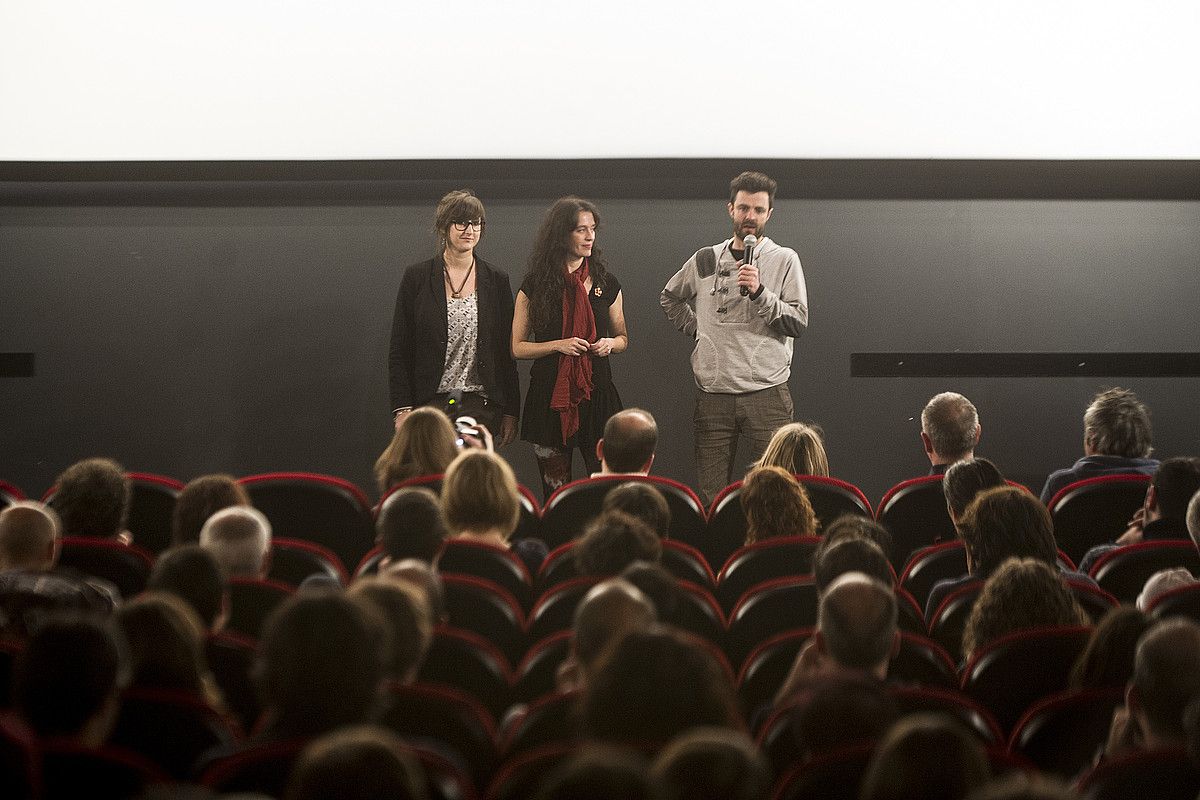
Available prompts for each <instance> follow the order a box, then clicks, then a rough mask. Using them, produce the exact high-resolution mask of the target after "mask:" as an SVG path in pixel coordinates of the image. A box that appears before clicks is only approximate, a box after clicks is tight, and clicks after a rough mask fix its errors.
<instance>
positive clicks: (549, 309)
mask: <svg viewBox="0 0 1200 800" xmlns="http://www.w3.org/2000/svg"><path fill="white" fill-rule="evenodd" d="M585 211H586V212H589V213H590V214H591V215H592V218H593V219H594V220H595V221H596V227H597V228H599V226H600V212H599V211H597V210H596V206H595V205H594V204H592V203H590V202H588V201H587V200H584V199H583V198H580V197H562V198H559V199H558V200H556V201H555V202H554V205H552V206H550V209H549V210H548V211H547V212H546V215H545V216H544V217H543V218H542V226H541V227H540V228H538V232H537V236H536V237H535V238H534V240H533V252H532V253H531V254H530V255H529V271H528V272H526V273H525V282H526V285H528V286H530V287H532V289H533V294H532V295H531V296H530V298H529V302H530V318H531V320H532V322H533V327H534V328H535V329H536V328H537V323H538V322H539V321H540V320H544V319H548V318H552V317H553V316H554V315H555V314H556V313H557V311H556V309H560V308H561V307H562V297H563V287H564V286H565V285H566V284H565V280H564V277H563V276H564V275H565V274H566V264H567V261H569V260H570V259H571V253H570V244H571V231H573V230H574V229H575V226H576V225H577V224H578V220H579V215H580V214H581V213H583V212H585ZM588 272H589V273H590V274H591V277H592V286H593V287H603V286H604V285H605V283H606V279H607V278H608V270H607V269H605V267H604V261H603V260H602V258H601V255H600V248H598V247H594V246H593V247H592V255H591V256H590V257H589V258H588Z"/></svg>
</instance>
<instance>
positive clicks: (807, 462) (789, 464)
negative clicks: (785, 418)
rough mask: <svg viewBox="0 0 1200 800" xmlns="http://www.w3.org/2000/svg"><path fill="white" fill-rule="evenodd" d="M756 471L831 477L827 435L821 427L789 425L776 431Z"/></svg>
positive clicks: (759, 460) (810, 424) (757, 462)
mask: <svg viewBox="0 0 1200 800" xmlns="http://www.w3.org/2000/svg"><path fill="white" fill-rule="evenodd" d="M754 466H755V467H782V468H783V469H784V470H785V471H787V472H790V473H792V474H793V475H818V476H820V477H822V478H828V477H829V459H828V458H827V457H826V455H825V443H824V435H823V434H822V432H821V428H820V426H819V425H815V424H812V423H804V422H789V423H788V424H787V425H784V426H783V427H781V428H779V430H777V431H775V434H774V435H773V436H772V437H771V441H770V442H768V443H767V449H766V450H764V451H763V454H762V456H761V457H760V458H759V459H758V461H756V462H754Z"/></svg>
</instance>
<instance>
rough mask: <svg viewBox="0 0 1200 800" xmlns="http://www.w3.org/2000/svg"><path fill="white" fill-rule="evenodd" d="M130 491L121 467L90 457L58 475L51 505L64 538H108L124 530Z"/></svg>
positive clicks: (102, 459)
mask: <svg viewBox="0 0 1200 800" xmlns="http://www.w3.org/2000/svg"><path fill="white" fill-rule="evenodd" d="M131 491H132V490H131V488H130V485H129V479H128V478H127V477H125V470H124V469H123V468H122V467H121V465H120V464H118V463H117V462H115V461H113V460H112V459H108V458H89V459H86V460H84V461H79V462H76V463H74V464H72V465H71V466H69V467H67V468H66V469H65V470H64V471H63V473H62V474H61V475H59V476H58V480H57V481H56V483H55V489H54V495H53V496H52V497H51V498H50V506H51V507H52V508H53V509H54V510H55V511H57V512H58V516H59V517H61V518H62V523H63V535H64V536H95V537H99V538H110V537H114V536H116V535H117V534H119V533H120V532H121V531H122V530H124V529H125V521H126V519H127V518H128V516H129V498H130V494H131Z"/></svg>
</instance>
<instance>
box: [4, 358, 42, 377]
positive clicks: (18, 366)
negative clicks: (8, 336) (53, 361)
mask: <svg viewBox="0 0 1200 800" xmlns="http://www.w3.org/2000/svg"><path fill="white" fill-rule="evenodd" d="M33 376H34V358H33V353H0V378H32V377H33Z"/></svg>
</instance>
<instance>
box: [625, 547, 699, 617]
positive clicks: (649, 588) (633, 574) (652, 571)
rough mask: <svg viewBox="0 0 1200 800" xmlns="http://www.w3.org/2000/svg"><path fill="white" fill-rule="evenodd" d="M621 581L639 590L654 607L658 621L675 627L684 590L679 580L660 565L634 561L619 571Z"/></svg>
mask: <svg viewBox="0 0 1200 800" xmlns="http://www.w3.org/2000/svg"><path fill="white" fill-rule="evenodd" d="M620 577H621V579H622V580H625V581H628V582H629V583H631V584H633V585H634V586H636V587H637V588H639V589H641V591H642V594H644V595H646V598H647V599H648V600H649V601H650V602H651V603H652V604H653V605H654V610H655V611H656V612H657V613H658V619H659V621H661V622H663V623H664V624H667V625H676V626H677V627H679V625H678V623H677V621H676V615H677V614H678V612H679V607H680V604H681V603H682V601H683V598H682V593H683V591H684V589H683V588H682V587H680V585H679V579H678V578H676V577H675V576H674V575H672V574H671V573H670V572H668V571H667V569H666V568H665V567H663V565H662V564H651V563H650V562H649V561H635V562H633V563H632V564H630V565H629V566H628V567H626V568H625V569H624V570H622V571H621V576H620Z"/></svg>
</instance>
